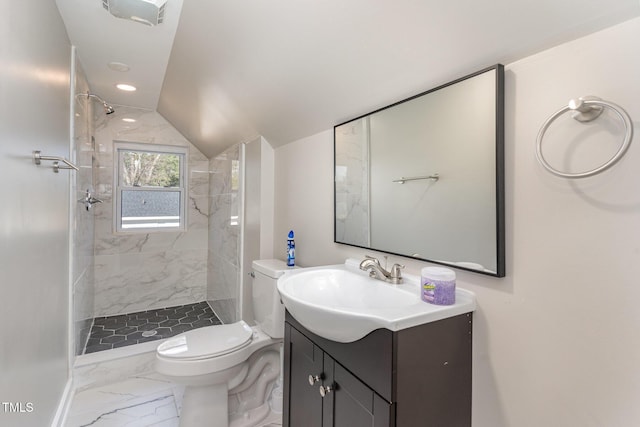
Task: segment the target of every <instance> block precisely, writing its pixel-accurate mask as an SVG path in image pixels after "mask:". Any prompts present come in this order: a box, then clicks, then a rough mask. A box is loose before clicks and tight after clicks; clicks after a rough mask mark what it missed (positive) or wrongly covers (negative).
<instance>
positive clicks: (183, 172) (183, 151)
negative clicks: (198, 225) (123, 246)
mask: <svg viewBox="0 0 640 427" xmlns="http://www.w3.org/2000/svg"><path fill="white" fill-rule="evenodd" d="M121 151H143V152H146V153H159V154H177V155H179V159H180V187H172V188H154V187H129V186H123V185H122V184H121V182H120V165H121V164H122V162H121V160H120V152H121ZM188 159H189V148H188V147H183V146H177V145H160V144H144V143H135V142H124V141H114V142H113V177H114V178H113V182H114V189H115V194H114V196H115V197H114V203H113V229H114V233H116V234H132V233H162V232H183V231H186V230H187V201H186V200H187V188H188V183H187V177H188V176H189V174H188V173H187V167H188ZM124 190H126V191H165V192H166V191H174V192H176V193H179V194H180V217H179V226H177V227H157V226H155V227H135V228H123V227H122V215H121V212H122V192H123V191H124Z"/></svg>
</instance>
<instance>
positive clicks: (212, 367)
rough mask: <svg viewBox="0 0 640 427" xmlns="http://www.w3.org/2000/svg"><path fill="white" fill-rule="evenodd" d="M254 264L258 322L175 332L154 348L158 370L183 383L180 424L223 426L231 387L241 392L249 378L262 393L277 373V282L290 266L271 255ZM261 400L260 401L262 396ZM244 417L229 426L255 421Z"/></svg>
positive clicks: (280, 319)
mask: <svg viewBox="0 0 640 427" xmlns="http://www.w3.org/2000/svg"><path fill="white" fill-rule="evenodd" d="M252 267H253V274H252V276H253V298H252V300H253V311H254V316H255V320H256V324H257V326H255V327H250V326H249V325H247V324H246V323H245V322H244V321H242V320H241V321H239V322H236V323H232V324H228V325H215V326H207V327H204V328H199V329H194V330H192V331H188V332H185V333H183V334H180V335H176V336H175V337H172V338H169V339H168V340H167V341H165V342H163V343H162V344H160V345H159V346H158V349H157V351H156V363H155V367H156V371H157V372H158V373H160V374H162V375H163V376H165V377H167V378H168V379H170V380H171V381H173V382H175V383H178V384H183V385H185V392H184V398H183V401H182V411H181V413H180V426H181V427H188V426H197V427H206V426H215V427H227V426H228V425H230V420H229V417H228V411H229V408H228V394H229V391H230V390H231V391H232V393H235V392H238V393H239V392H241V391H243V390H245V389H247V388H248V387H250V386H251V384H248V383H249V382H251V383H252V384H256V383H258V382H260V381H261V382H262V383H261V384H258V385H257V386H254V388H257V389H262V390H261V391H262V393H263V394H264V393H265V390H264V389H265V385H264V384H265V382H266V381H268V380H270V381H273V380H275V378H277V376H278V375H279V370H280V354H279V352H278V347H279V344H280V343H282V339H283V337H284V305H282V303H281V302H280V296H279V295H278V290H277V287H276V282H277V280H278V278H279V277H280V276H282V275H283V274H284V273H285V272H286V271H287V270H290V268H289V267H287V265H286V264H285V263H284V261H280V260H273V259H272V260H259V261H254V262H253V264H252ZM265 367H266V368H265ZM265 369H266V371H265ZM270 384H271V383H270ZM266 392H268V390H266ZM259 399H260V400H264V396H261V397H259ZM267 408H268V405H267ZM267 413H268V409H267ZM265 416H266V414H265ZM258 417H259V416H258ZM243 418H244V419H245V420H244V421H242V420H241V421H237V420H236V421H235V422H232V423H231V424H232V425H234V426H236V425H237V426H243V427H244V426H249V425H254V424H253V421H252V420H250V419H249V418H251V417H250V416H249V415H248V414H244V417H243Z"/></svg>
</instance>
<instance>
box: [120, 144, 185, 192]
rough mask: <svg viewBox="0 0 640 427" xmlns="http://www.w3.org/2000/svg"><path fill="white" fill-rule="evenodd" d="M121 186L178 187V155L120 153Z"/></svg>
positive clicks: (144, 152)
mask: <svg viewBox="0 0 640 427" xmlns="http://www.w3.org/2000/svg"><path fill="white" fill-rule="evenodd" d="M121 162H122V163H121V168H120V179H121V185H123V186H127V187H165V188H166V187H179V186H180V155H178V154H170V153H153V152H148V151H123V152H121Z"/></svg>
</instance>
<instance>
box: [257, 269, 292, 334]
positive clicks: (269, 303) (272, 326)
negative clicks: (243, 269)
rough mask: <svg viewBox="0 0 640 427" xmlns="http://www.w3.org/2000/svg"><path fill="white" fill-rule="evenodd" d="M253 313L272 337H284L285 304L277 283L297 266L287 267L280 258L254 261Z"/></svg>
mask: <svg viewBox="0 0 640 427" xmlns="http://www.w3.org/2000/svg"><path fill="white" fill-rule="evenodd" d="M251 267H252V269H253V275H252V276H253V292H252V302H253V315H254V318H255V320H256V324H257V325H258V327H260V329H261V330H262V331H263V332H264V333H265V334H267V335H269V336H270V337H272V338H283V337H284V305H283V304H282V303H281V302H280V295H279V294H278V288H277V286H276V283H277V282H278V278H279V277H280V276H282V275H283V274H284V273H285V272H286V271H288V270H291V269H292V268H295V267H287V264H286V263H285V262H284V261H281V260H279V259H263V260H256V261H253V263H252V265H251Z"/></svg>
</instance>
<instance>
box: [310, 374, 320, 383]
mask: <svg viewBox="0 0 640 427" xmlns="http://www.w3.org/2000/svg"><path fill="white" fill-rule="evenodd" d="M321 379H322V375H309V385H314V384H315V383H317V382H318V381H320V380H321Z"/></svg>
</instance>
